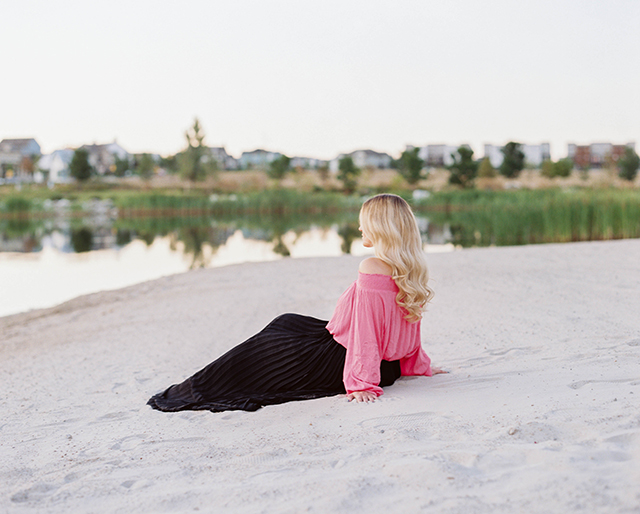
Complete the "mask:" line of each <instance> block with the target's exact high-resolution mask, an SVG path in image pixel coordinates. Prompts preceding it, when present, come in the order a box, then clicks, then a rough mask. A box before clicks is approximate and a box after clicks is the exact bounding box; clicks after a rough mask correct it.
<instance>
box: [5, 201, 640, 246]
mask: <svg viewBox="0 0 640 514" xmlns="http://www.w3.org/2000/svg"><path fill="white" fill-rule="evenodd" d="M104 199H107V200H110V201H111V202H112V204H113V207H114V208H115V210H114V212H117V219H118V220H119V221H118V223H119V224H120V225H125V226H128V227H130V228H134V227H135V225H137V224H140V223H136V222H135V221H133V220H135V219H139V220H140V222H142V219H143V218H146V219H149V220H157V221H154V222H151V223H150V224H151V225H164V226H166V227H168V226H176V225H178V226H184V225H189V224H193V222H194V221H197V220H199V222H198V224H207V223H208V222H211V221H212V220H215V221H216V222H231V221H238V222H240V221H242V222H244V223H245V224H249V225H252V226H260V227H266V226H267V225H274V226H279V225H280V226H281V229H284V227H285V226H291V225H292V224H293V225H297V226H301V225H304V224H305V223H306V224H317V223H320V224H322V225H327V224H331V223H335V222H341V221H345V220H346V218H349V219H351V218H355V216H357V212H358V210H359V207H360V205H361V201H362V198H360V197H356V196H352V197H345V196H344V195H341V194H337V193H329V192H316V193H300V192H297V191H293V190H268V191H263V192H261V193H252V194H247V195H225V196H217V195H211V196H208V195H207V196H204V195H202V194H198V195H177V194H163V193H158V192H148V193H143V194H135V195H133V194H128V195H121V196H115V197H114V198H109V197H104ZM412 203H413V206H414V209H415V210H416V213H417V214H418V215H422V216H424V217H426V218H428V219H429V222H430V223H431V224H435V225H438V224H440V225H447V226H448V227H449V229H450V231H451V233H452V237H453V242H454V243H456V244H460V245H462V246H465V247H468V246H487V245H498V246H503V245H518V244H533V243H548V242H568V241H592V240H605V239H627V238H637V237H640V191H636V190H620V189H609V190H596V189H592V190H559V189H556V190H516V191H478V190H470V191H446V192H438V193H433V194H432V195H430V196H429V197H428V198H426V199H424V200H420V201H415V202H412ZM52 215H54V213H53V212H52V211H50V210H46V209H44V208H43V205H42V203H41V202H40V203H38V202H36V201H34V200H29V199H26V198H21V197H11V198H7V199H5V200H4V202H2V205H0V230H1V229H2V224H6V223H7V222H9V221H12V220H13V221H16V220H23V221H27V220H37V219H41V218H47V217H50V216H52ZM65 215H68V216H69V217H71V218H77V217H82V216H84V215H87V213H85V212H83V211H82V210H81V206H80V205H78V204H76V205H73V204H72V205H71V207H70V208H69V210H68V211H67V212H66V213H65ZM2 219H4V222H1V220H2ZM178 219H181V220H182V221H181V222H180V223H176V221H177V220H178ZM126 220H130V221H128V222H127V221H126ZM161 220H174V221H172V222H162V221H161ZM207 220H208V221H207ZM142 224H144V225H149V222H146V223H144V222H143V223H142Z"/></svg>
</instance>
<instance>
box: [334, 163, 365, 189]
mask: <svg viewBox="0 0 640 514" xmlns="http://www.w3.org/2000/svg"><path fill="white" fill-rule="evenodd" d="M338 170H339V171H338V180H340V181H342V185H343V187H344V190H345V192H347V193H353V192H354V191H355V190H356V186H357V185H358V175H360V171H361V170H360V168H358V167H357V166H356V165H355V164H354V163H353V159H352V158H351V156H350V155H346V156H344V157H343V158H342V159H340V162H339V164H338Z"/></svg>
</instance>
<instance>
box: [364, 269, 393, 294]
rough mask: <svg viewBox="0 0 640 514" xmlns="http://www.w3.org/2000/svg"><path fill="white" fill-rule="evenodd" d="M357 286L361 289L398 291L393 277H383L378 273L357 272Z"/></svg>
mask: <svg viewBox="0 0 640 514" xmlns="http://www.w3.org/2000/svg"><path fill="white" fill-rule="evenodd" d="M358 286H359V287H361V288H363V289H377V290H382V291H394V292H397V291H398V286H397V285H396V283H395V281H394V280H393V277H392V276H391V275H383V274H380V273H362V272H361V271H359V272H358Z"/></svg>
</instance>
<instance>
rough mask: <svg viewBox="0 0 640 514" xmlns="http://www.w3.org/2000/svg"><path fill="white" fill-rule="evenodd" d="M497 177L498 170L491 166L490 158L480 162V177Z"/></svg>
mask: <svg viewBox="0 0 640 514" xmlns="http://www.w3.org/2000/svg"><path fill="white" fill-rule="evenodd" d="M495 176H496V169H495V168H494V167H493V165H492V164H491V159H489V157H485V158H484V159H482V160H481V161H480V166H479V167H478V177H482V178H493V177H495Z"/></svg>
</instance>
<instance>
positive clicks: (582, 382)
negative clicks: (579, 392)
mask: <svg viewBox="0 0 640 514" xmlns="http://www.w3.org/2000/svg"><path fill="white" fill-rule="evenodd" d="M636 380H638V379H637V378H617V379H611V380H580V381H578V382H573V383H571V384H569V387H570V388H571V389H580V388H581V387H584V386H586V385H587V384H619V383H625V382H635V381H636ZM632 385H635V384H632Z"/></svg>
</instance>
